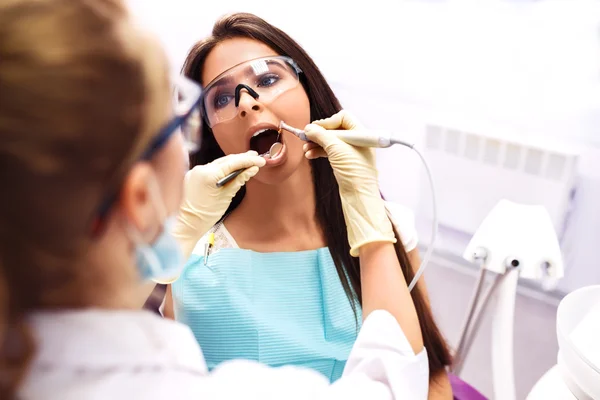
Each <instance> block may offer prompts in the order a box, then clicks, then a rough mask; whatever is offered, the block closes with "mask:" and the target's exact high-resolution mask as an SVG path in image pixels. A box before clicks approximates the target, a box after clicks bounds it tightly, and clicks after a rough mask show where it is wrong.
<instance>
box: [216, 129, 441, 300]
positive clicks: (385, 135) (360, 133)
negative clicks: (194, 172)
mask: <svg viewBox="0 0 600 400" xmlns="http://www.w3.org/2000/svg"><path fill="white" fill-rule="evenodd" d="M282 130H286V131H288V132H290V133H292V134H294V135H295V136H296V137H298V138H299V139H301V140H303V141H306V142H308V141H310V140H309V139H308V138H307V137H306V132H305V131H303V130H302V129H298V128H294V127H292V126H290V125H288V124H286V123H285V122H283V121H281V122H280V124H279V136H278V137H277V141H276V142H275V143H274V144H273V145H272V146H271V148H270V149H269V152H268V153H264V154H261V156H263V157H266V158H267V157H268V158H274V157H275V156H277V154H279V152H280V151H281V149H282V148H283V145H282V144H281V143H280V142H279V137H280V136H281V131H282ZM335 134H336V136H337V137H338V138H340V139H341V140H342V141H344V142H346V143H348V144H351V145H353V146H356V147H376V148H387V147H391V146H392V145H394V144H399V145H402V146H405V147H408V148H409V149H412V150H414V151H415V153H417V155H418V156H419V158H420V159H421V162H422V163H423V166H424V167H425V171H426V173H427V178H428V180H429V187H430V190H431V199H432V207H433V218H432V226H431V231H432V232H431V241H430V243H429V245H428V246H427V251H426V252H425V256H424V257H423V261H422V262H421V265H420V266H419V269H418V270H417V272H416V274H415V276H414V278H413V279H412V281H411V282H410V284H409V285H408V290H409V291H412V290H413V288H414V287H415V285H416V284H417V281H418V280H419V278H420V277H421V276H422V275H423V272H425V268H426V267H427V265H428V264H429V260H430V259H431V256H432V254H433V249H434V247H435V242H436V240H437V234H438V216H437V201H436V195H435V185H434V182H433V175H432V174H431V170H430V169H429V166H428V165H427V161H425V157H423V154H421V152H420V151H419V150H417V149H416V148H415V146H414V144H411V143H408V142H405V141H403V140H400V139H397V138H395V137H393V136H392V134H391V132H389V131H376V130H337V131H335ZM243 171H245V169H240V170H237V171H234V172H232V173H231V174H229V175H227V176H226V177H224V178H223V179H221V180H219V181H218V182H217V186H218V187H221V186H223V185H225V184H226V183H227V182H229V181H231V180H232V179H234V178H235V177H236V176H238V175H239V174H241V173H242V172H243Z"/></svg>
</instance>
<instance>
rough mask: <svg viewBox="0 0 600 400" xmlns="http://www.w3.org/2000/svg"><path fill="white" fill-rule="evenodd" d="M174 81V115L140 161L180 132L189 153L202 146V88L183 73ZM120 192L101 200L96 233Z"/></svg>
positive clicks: (148, 157) (155, 137) (94, 221)
mask: <svg viewBox="0 0 600 400" xmlns="http://www.w3.org/2000/svg"><path fill="white" fill-rule="evenodd" d="M172 82H173V83H172V85H173V98H172V100H173V117H172V118H171V119H170V120H169V122H168V123H167V124H166V125H164V127H163V128H162V129H161V130H159V131H158V133H157V134H156V135H155V136H154V137H153V139H152V140H151V141H150V143H149V144H148V145H147V147H146V149H145V150H144V151H143V152H142V154H141V155H140V157H139V158H138V159H139V160H149V159H151V158H152V157H153V156H154V155H155V154H156V153H157V152H158V151H160V150H161V149H162V147H163V146H164V145H165V144H166V143H167V141H168V140H169V139H170V138H171V137H172V136H173V135H174V134H177V133H180V134H181V135H182V137H183V141H184V145H185V147H186V149H187V151H188V154H192V153H195V152H197V151H198V150H199V149H200V146H201V144H202V141H201V140H202V135H201V132H200V130H201V124H202V118H201V112H200V107H201V103H202V89H201V88H200V86H199V85H198V84H197V83H196V82H194V81H192V80H190V79H188V78H186V77H185V76H181V75H178V76H176V77H175V78H174V79H173V80H172ZM118 193H119V189H117V190H116V191H114V192H112V193H110V194H109V195H108V196H107V197H106V198H105V200H104V201H103V202H102V204H101V206H100V208H99V209H98V211H97V213H96V215H95V217H94V218H93V223H92V232H93V233H94V234H96V233H98V232H99V231H100V229H101V227H102V225H103V221H104V218H105V216H106V214H107V213H108V211H109V210H110V208H111V207H112V205H113V204H114V202H115V200H116V199H117V197H118Z"/></svg>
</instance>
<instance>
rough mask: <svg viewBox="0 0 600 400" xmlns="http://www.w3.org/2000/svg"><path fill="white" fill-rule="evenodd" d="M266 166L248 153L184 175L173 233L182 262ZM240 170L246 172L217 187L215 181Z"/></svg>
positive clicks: (214, 162)
mask: <svg viewBox="0 0 600 400" xmlns="http://www.w3.org/2000/svg"><path fill="white" fill-rule="evenodd" d="M265 162H266V161H265V159H264V158H263V157H259V156H258V153H257V152H255V151H249V152H247V153H242V154H231V155H228V156H225V157H221V158H219V159H217V160H215V161H213V162H211V163H210V164H206V165H200V166H197V167H194V168H193V169H192V170H190V171H188V172H187V173H186V175H185V181H184V198H183V202H182V205H181V207H180V209H179V216H178V220H177V225H176V226H175V228H174V231H173V235H174V236H175V238H176V239H177V240H178V241H179V245H180V246H181V249H182V251H183V255H184V257H185V259H187V258H188V257H189V256H190V255H191V253H192V251H193V250H194V247H195V246H196V243H198V240H200V238H202V236H203V235H204V234H205V233H206V232H208V231H209V230H210V228H212V227H213V225H215V224H216V223H217V222H218V221H219V220H220V219H221V217H222V216H223V214H225V211H227V207H229V204H231V200H233V197H234V196H235V194H236V193H237V192H238V190H240V188H241V187H242V186H244V185H245V184H246V182H248V180H249V179H250V178H252V177H253V176H254V175H256V174H257V173H258V170H259V167H262V166H264V165H265ZM242 168H248V169H247V170H246V171H244V172H242V173H241V174H239V175H238V176H237V177H235V178H234V179H233V180H232V181H230V182H229V183H227V184H225V185H224V186H222V187H217V181H218V180H220V179H221V178H224V177H225V176H227V175H229V174H230V173H231V172H233V171H236V170H238V169H242Z"/></svg>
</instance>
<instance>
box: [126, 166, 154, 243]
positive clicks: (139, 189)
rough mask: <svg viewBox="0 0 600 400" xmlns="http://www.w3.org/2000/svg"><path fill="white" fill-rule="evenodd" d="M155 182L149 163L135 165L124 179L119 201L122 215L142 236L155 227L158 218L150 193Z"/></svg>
mask: <svg viewBox="0 0 600 400" xmlns="http://www.w3.org/2000/svg"><path fill="white" fill-rule="evenodd" d="M155 180H156V177H155V176H154V171H153V169H152V167H151V166H150V164H149V163H147V162H139V163H137V164H136V165H134V166H133V168H131V169H130V170H129V173H128V174H127V176H126V177H125V180H124V182H123V186H122V189H121V197H120V199H119V205H120V208H121V212H122V214H123V215H124V216H125V218H127V220H128V222H129V223H131V224H133V226H134V227H135V228H136V230H137V231H138V232H140V233H141V234H143V235H144V236H145V234H146V233H147V232H148V231H150V230H151V229H152V228H153V227H155V226H156V224H157V221H156V219H157V218H159V216H158V215H157V213H156V204H154V203H153V199H152V192H151V191H152V185H156V181H155Z"/></svg>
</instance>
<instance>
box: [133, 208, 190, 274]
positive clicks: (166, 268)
mask: <svg viewBox="0 0 600 400" xmlns="http://www.w3.org/2000/svg"><path fill="white" fill-rule="evenodd" d="M176 223H177V216H171V217H168V218H167V219H166V220H165V222H164V225H163V229H162V232H161V233H160V235H159V236H158V238H156V240H155V241H154V242H153V243H151V244H147V243H140V242H138V243H137V244H136V249H135V250H136V256H137V266H138V269H139V272H140V276H141V278H142V279H143V280H144V281H147V280H163V279H171V278H173V277H177V276H179V274H180V272H181V270H182V269H183V267H184V265H185V260H184V259H183V253H182V252H181V248H180V247H179V243H178V242H177V240H176V239H175V237H174V236H173V228H174V227H175V224H176Z"/></svg>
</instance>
